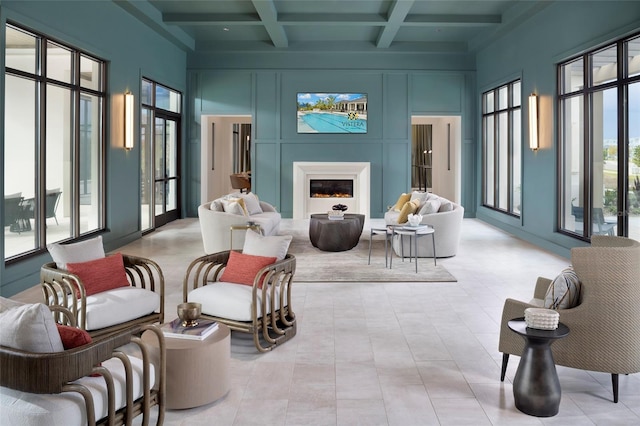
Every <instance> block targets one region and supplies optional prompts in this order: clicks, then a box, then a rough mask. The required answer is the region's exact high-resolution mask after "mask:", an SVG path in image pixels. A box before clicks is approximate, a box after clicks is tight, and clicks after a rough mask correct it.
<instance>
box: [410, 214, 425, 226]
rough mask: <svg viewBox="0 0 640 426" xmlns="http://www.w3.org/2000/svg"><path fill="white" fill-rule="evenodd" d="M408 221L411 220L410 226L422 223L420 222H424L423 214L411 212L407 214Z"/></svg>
mask: <svg viewBox="0 0 640 426" xmlns="http://www.w3.org/2000/svg"><path fill="white" fill-rule="evenodd" d="M407 221H408V222H409V225H410V226H418V225H420V222H422V215H421V214H417V213H416V214H409V215H408V216H407Z"/></svg>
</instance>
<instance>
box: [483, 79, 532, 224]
mask: <svg viewBox="0 0 640 426" xmlns="http://www.w3.org/2000/svg"><path fill="white" fill-rule="evenodd" d="M515 86H519V91H520V103H519V104H518V105H514V92H515V90H516V89H515ZM504 88H506V89H507V105H506V107H503V106H502V105H500V103H499V98H500V96H499V94H500V90H501V89H504ZM489 94H492V95H493V108H492V111H490V112H489V111H487V97H488V95H489ZM480 99H481V108H480V111H481V135H482V143H481V150H482V152H481V155H482V179H481V182H482V183H481V185H482V188H481V197H482V198H481V202H482V206H483V207H485V208H488V209H491V210H493V211H496V212H499V213H502V214H506V215H509V216H512V217H516V218H520V217H521V216H522V209H521V208H516V205H521V204H522V191H521V190H520V198H519V199H518V200H515V199H514V196H513V194H515V192H516V191H515V188H514V178H515V173H514V170H515V169H516V167H515V161H518V162H520V167H519V169H520V180H519V182H520V185H519V186H520V188H521V189H522V152H523V151H522V142H523V138H522V123H523V120H522V99H523V98H522V79H521V78H519V77H518V78H515V79H512V80H510V81H508V82H506V83H503V84H500V85H498V86H495V87H493V88H491V89H489V90H486V91H484V92H483V93H482V95H481V97H480ZM501 114H506V120H507V129H506V137H507V141H506V144H507V151H506V153H507V160H506V166H507V167H506V173H507V178H506V179H507V181H506V184H507V188H506V191H501V183H500V170H501V167H500V160H501V157H500V139H501V132H500V116H501ZM514 114H520V129H519V131H520V137H519V138H518V139H519V144H520V147H519V148H520V149H519V158H514V153H515V149H514V145H515V140H516V138H515V131H516V129H514V120H513V116H514ZM489 118H492V120H493V121H492V123H493V125H492V137H493V141H492V142H493V143H492V151H491V153H492V157H493V158H492V163H491V164H492V165H493V168H492V170H488V163H489V162H488V158H487V155H488V152H487V146H488V143H489V141H488V140H487V135H488V128H487V121H488V119H489ZM489 173H491V176H492V177H491V182H492V195H493V200H492V203H493V204H488V201H489V200H488V197H489V195H488V191H487V189H488V181H489V179H488V175H489ZM501 192H505V193H506V196H507V200H506V205H507V208H506V209H504V208H501V207H500V204H501V199H500V193H501Z"/></svg>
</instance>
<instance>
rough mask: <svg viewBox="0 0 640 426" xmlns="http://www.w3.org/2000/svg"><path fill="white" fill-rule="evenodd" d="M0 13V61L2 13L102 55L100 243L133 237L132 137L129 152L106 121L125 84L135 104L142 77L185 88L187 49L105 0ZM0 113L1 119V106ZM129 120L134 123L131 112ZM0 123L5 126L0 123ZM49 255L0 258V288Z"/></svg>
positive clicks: (136, 162)
mask: <svg viewBox="0 0 640 426" xmlns="http://www.w3.org/2000/svg"><path fill="white" fill-rule="evenodd" d="M0 17H1V24H2V28H3V30H2V31H0V33H1V35H0V37H1V38H0V40H1V46H2V47H3V49H2V52H3V53H2V55H0V56H1V57H2V59H1V60H2V61H4V24H5V22H6V21H7V20H9V21H12V22H14V23H16V24H19V25H22V26H24V27H27V28H31V29H32V30H34V31H37V32H39V33H43V34H46V35H47V36H49V37H52V38H55V39H58V40H60V41H61V42H64V43H67V44H69V45H71V46H74V47H76V48H79V49H82V50H85V51H87V52H89V53H90V54H92V55H95V56H97V57H99V58H102V59H104V60H106V61H107V63H108V67H107V69H108V70H107V81H108V87H107V90H108V95H109V96H108V99H107V123H106V136H107V138H106V141H107V142H106V145H107V147H106V156H105V158H106V179H107V180H106V191H107V193H106V228H107V231H106V232H105V233H104V234H103V238H104V242H105V249H106V250H114V249H116V248H117V247H120V246H122V245H124V244H126V243H128V242H130V241H133V240H135V239H137V238H139V237H140V235H141V233H140V226H139V218H140V213H139V212H140V203H139V199H140V189H139V188H140V184H139V183H140V149H139V143H138V142H136V148H134V149H133V150H131V151H129V152H127V151H125V150H124V149H122V148H121V147H120V146H117V145H116V144H117V143H118V142H117V141H119V140H120V139H121V138H120V136H119V135H120V131H121V129H120V128H115V126H114V128H112V123H119V122H121V120H120V119H116V120H112V115H113V114H114V111H121V110H119V109H116V105H117V103H118V102H119V97H120V96H121V95H122V94H123V93H124V92H125V91H126V90H130V91H131V92H132V93H133V94H134V96H135V100H136V102H138V103H139V101H140V79H141V77H142V76H145V77H149V78H151V79H154V80H156V81H158V82H160V83H162V84H165V85H168V86H170V87H172V88H174V89H176V90H179V91H181V92H183V93H186V90H187V87H186V86H187V79H186V75H187V74H186V68H187V55H186V53H185V52H184V51H182V50H180V49H178V48H177V47H176V46H175V45H174V44H172V43H170V42H168V41H167V40H166V39H164V38H163V37H160V36H159V35H158V34H157V33H156V32H154V31H152V30H150V29H149V28H147V27H145V26H143V25H141V23H140V21H138V20H137V19H135V18H133V17H132V16H131V15H130V14H128V13H126V12H125V11H124V10H123V9H122V8H121V7H119V6H117V5H116V4H115V3H113V2H111V1H55V2H53V1H2V3H0ZM1 65H2V69H4V62H2V63H1ZM0 93H1V94H2V101H1V102H0V105H1V107H2V108H4V106H5V105H4V73H2V77H0ZM185 98H186V96H185ZM0 120H4V109H2V110H1V111H0ZM135 120H136V123H139V116H138V115H136V117H135ZM0 123H2V126H1V128H2V129H4V123H3V122H0ZM183 127H184V126H183ZM138 140H139V139H138ZM0 146H2V147H4V131H2V132H0ZM2 152H4V149H3V148H2ZM2 157H3V158H4V155H3V156H2ZM8 178H10V177H8ZM0 179H2V181H0V188H4V180H3V179H4V173H0ZM185 188H186V186H185ZM2 191H3V190H2ZM2 235H3V236H2V237H0V238H1V240H0V254H1V255H2V258H4V233H3V234H2ZM50 260H51V258H50V257H49V255H48V254H47V253H42V254H40V255H36V256H33V257H30V258H28V259H27V260H24V261H20V262H18V263H15V264H11V265H8V266H6V265H5V264H4V262H2V264H1V265H0V282H1V287H0V294H1V295H3V296H6V295H12V294H15V293H17V292H19V291H21V290H23V289H25V288H28V287H31V286H33V285H35V284H37V283H38V282H39V271H40V266H41V265H42V264H43V263H45V262H49V261H50Z"/></svg>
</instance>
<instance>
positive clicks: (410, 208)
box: [398, 200, 420, 223]
mask: <svg viewBox="0 0 640 426" xmlns="http://www.w3.org/2000/svg"><path fill="white" fill-rule="evenodd" d="M418 206H420V201H419V200H414V201H408V202H406V203H405V204H404V206H402V210H400V214H399V215H398V223H406V222H407V220H408V218H409V215H410V214H413V213H415V212H416V210H418Z"/></svg>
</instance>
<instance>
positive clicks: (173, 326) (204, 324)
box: [162, 318, 218, 340]
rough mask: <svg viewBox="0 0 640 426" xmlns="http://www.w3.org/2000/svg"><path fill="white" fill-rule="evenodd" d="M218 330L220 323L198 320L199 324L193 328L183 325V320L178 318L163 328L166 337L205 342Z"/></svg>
mask: <svg viewBox="0 0 640 426" xmlns="http://www.w3.org/2000/svg"><path fill="white" fill-rule="evenodd" d="M217 329H218V323H217V322H216V321H213V320H208V319H198V324H197V325H193V326H184V325H182V320H181V319H180V318H176V319H174V320H173V321H171V322H168V323H166V324H164V325H163V326H162V333H163V334H164V335H165V336H166V337H175V338H178V339H190V340H204V339H206V338H207V337H208V336H210V335H211V333H213V332H214V331H216V330H217Z"/></svg>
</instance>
